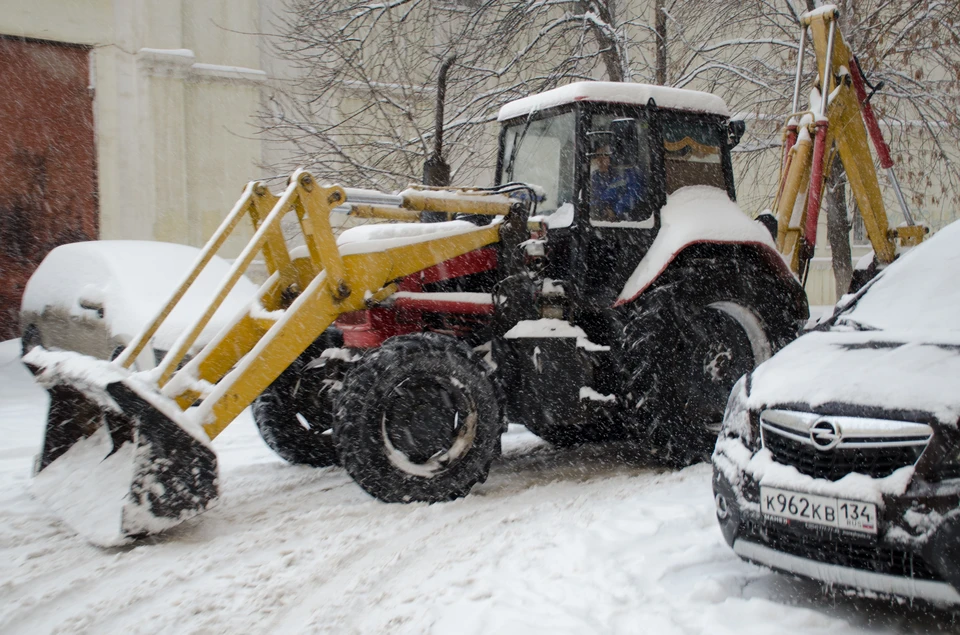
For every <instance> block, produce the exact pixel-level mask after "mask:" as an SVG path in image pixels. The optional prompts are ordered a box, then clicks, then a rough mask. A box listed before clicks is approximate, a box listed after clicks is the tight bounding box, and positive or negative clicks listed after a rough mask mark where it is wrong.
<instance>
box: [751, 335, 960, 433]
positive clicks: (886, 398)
mask: <svg viewBox="0 0 960 635" xmlns="http://www.w3.org/2000/svg"><path fill="white" fill-rule="evenodd" d="M958 388H960V332H955V331H942V332H936V333H929V332H924V333H915V332H900V333H897V332H892V331H842V330H833V331H823V332H813V333H808V334H806V335H804V336H803V337H800V338H799V339H797V340H796V341H794V342H793V343H791V344H790V345H789V346H787V347H785V348H784V349H783V350H781V351H780V352H779V353H777V354H776V355H775V356H773V357H772V358H771V359H769V360H767V361H766V362H765V363H763V364H761V365H760V366H759V367H758V368H757V369H756V370H755V371H754V372H753V373H752V375H751V381H750V396H749V399H748V404H749V406H750V407H751V408H752V409H760V408H765V407H772V406H780V407H784V406H791V407H794V408H804V409H810V410H812V411H817V410H818V409H820V410H832V409H833V408H831V405H840V404H842V405H843V406H846V407H847V409H848V408H849V406H854V410H855V409H856V407H863V408H864V409H865V410H866V409H869V410H871V411H875V410H876V409H882V410H885V411H891V410H892V411H900V412H904V413H907V412H912V413H918V412H919V413H928V414H929V415H931V416H932V417H933V418H935V419H936V420H938V421H940V422H941V423H943V424H945V425H950V426H956V425H957V421H958V419H960V390H958ZM838 414H839V413H838Z"/></svg>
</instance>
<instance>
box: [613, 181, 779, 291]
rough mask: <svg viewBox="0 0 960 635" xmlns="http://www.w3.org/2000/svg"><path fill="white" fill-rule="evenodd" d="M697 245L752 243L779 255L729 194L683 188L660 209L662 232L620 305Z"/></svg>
mask: <svg viewBox="0 0 960 635" xmlns="http://www.w3.org/2000/svg"><path fill="white" fill-rule="evenodd" d="M696 242H714V243H752V244H757V245H761V246H763V247H766V248H769V249H771V250H774V252H776V246H775V245H774V243H773V239H772V238H771V237H770V232H768V231H767V230H766V229H765V228H764V227H763V226H762V225H760V223H756V222H754V221H752V220H750V219H749V218H748V217H747V216H746V215H745V214H744V213H743V212H742V211H741V210H740V207H739V206H738V205H737V204H736V203H734V202H733V201H731V200H730V197H729V196H727V193H726V192H724V191H723V190H720V189H718V188H715V187H709V186H706V185H697V186H691V187H682V188H680V189H679V190H677V191H676V192H674V193H673V194H671V195H670V196H668V197H667V204H666V205H664V206H663V209H662V210H660V231H659V232H658V233H657V237H656V238H655V239H654V241H653V244H652V245H651V246H650V249H649V250H648V251H647V253H646V255H644V257H643V260H641V261H640V264H639V265H638V266H637V268H636V270H634V272H633V274H631V276H630V278H629V279H628V280H627V282H626V284H625V285H624V286H623V290H622V291H621V292H620V297H619V298H618V299H617V304H623V303H626V302H630V301H631V300H633V299H634V298H635V297H637V296H638V295H639V294H640V293H641V292H642V291H643V290H644V289H646V288H647V286H649V285H650V283H651V282H653V281H654V280H655V279H656V278H657V276H659V275H660V273H661V272H662V271H663V270H664V269H666V267H667V265H669V264H670V261H671V260H673V258H674V257H675V256H676V255H677V254H678V253H679V252H680V251H681V250H682V249H683V248H684V247H685V246H687V245H689V244H691V243H696ZM778 259H779V257H778Z"/></svg>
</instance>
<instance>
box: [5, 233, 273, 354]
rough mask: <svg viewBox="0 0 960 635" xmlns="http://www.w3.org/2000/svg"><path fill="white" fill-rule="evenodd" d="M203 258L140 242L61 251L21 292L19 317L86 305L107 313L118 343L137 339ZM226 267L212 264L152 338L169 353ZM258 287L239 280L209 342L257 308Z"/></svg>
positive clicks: (74, 311)
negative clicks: (92, 301) (84, 300)
mask: <svg viewBox="0 0 960 635" xmlns="http://www.w3.org/2000/svg"><path fill="white" fill-rule="evenodd" d="M199 254H200V250H199V249H197V248H196V247H189V246H187V245H177V244H173V243H162V242H154V241H142V240H98V241H90V242H79V243H69V244H66V245H61V246H59V247H57V248H56V249H54V250H53V251H51V252H50V253H49V254H47V257H46V258H44V260H43V262H42V263H40V266H39V267H38V268H37V270H36V272H34V274H33V276H31V278H30V280H29V282H27V286H26V289H25V290H24V294H23V300H22V304H21V310H22V311H33V312H36V313H41V312H43V310H44V309H45V308H46V307H59V308H62V309H64V310H66V311H67V312H68V313H69V314H71V315H82V312H83V310H82V309H81V308H80V306H79V300H80V298H81V297H84V298H88V297H89V298H92V299H95V300H96V301H98V302H100V303H102V304H103V306H104V309H105V311H104V320H105V321H106V322H107V324H108V325H109V329H110V332H111V333H112V334H114V335H124V336H127V337H132V336H133V335H135V334H136V333H137V332H139V330H140V328H141V327H142V326H143V325H145V324H146V323H147V322H148V321H149V320H150V318H151V317H153V315H154V314H155V313H156V312H157V311H159V310H160V308H161V307H162V306H163V303H164V302H166V301H167V299H168V298H169V296H170V294H171V293H173V290H174V288H176V286H177V285H179V284H180V282H181V281H182V280H183V278H184V277H185V276H186V274H187V271H188V270H189V269H190V267H191V266H192V265H193V263H194V261H195V260H196V259H197V257H198V256H199ZM228 271H229V264H228V263H227V262H226V261H225V260H223V259H222V258H217V257H215V258H214V259H213V260H212V261H211V262H210V263H209V264H208V265H207V267H206V268H205V269H204V271H203V273H202V274H201V275H200V277H199V278H198V279H197V281H196V282H195V283H194V284H193V286H192V287H191V289H190V291H188V292H187V294H186V295H185V296H184V298H183V299H182V300H181V302H180V304H179V305H178V306H177V308H176V309H175V310H174V311H173V313H172V314H171V315H170V317H169V318H168V319H167V321H166V322H165V323H164V326H163V328H161V330H160V331H159V332H158V333H157V335H156V337H155V345H156V346H158V347H161V348H165V347H168V346H169V345H170V344H171V343H172V342H173V341H174V340H175V339H176V336H177V335H179V331H180V330H182V329H183V328H186V327H187V325H188V323H189V322H191V321H192V320H193V318H194V317H196V316H198V315H199V314H200V313H201V312H202V311H203V309H204V308H205V307H206V305H207V303H208V302H209V301H210V298H211V297H212V296H213V293H214V292H215V290H216V288H217V285H218V283H219V282H220V280H221V279H223V277H224V276H225V275H226V274H227V272H228ZM256 291H257V286H256V285H254V284H253V283H252V282H250V280H248V279H246V278H241V279H240V281H239V282H238V283H237V285H236V286H235V287H234V289H233V291H232V292H231V293H230V294H229V295H228V296H227V298H226V300H225V301H224V303H223V306H221V307H220V310H219V311H217V313H216V315H215V316H214V319H213V320H212V321H211V323H210V324H209V325H208V326H207V328H206V329H204V339H206V338H209V337H210V336H212V335H213V334H214V333H216V331H218V330H219V329H220V328H221V327H222V326H223V324H225V323H226V322H227V321H228V320H229V319H231V318H232V317H233V316H234V315H235V314H236V313H237V312H238V311H239V310H240V309H242V308H243V307H245V306H248V305H249V304H250V303H251V302H252V301H253V300H254V296H255V294H256Z"/></svg>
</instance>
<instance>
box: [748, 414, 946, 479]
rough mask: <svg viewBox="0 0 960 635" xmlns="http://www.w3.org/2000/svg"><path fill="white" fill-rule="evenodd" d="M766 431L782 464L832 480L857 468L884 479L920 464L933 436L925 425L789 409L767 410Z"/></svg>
mask: <svg viewBox="0 0 960 635" xmlns="http://www.w3.org/2000/svg"><path fill="white" fill-rule="evenodd" d="M760 429H761V433H762V438H763V446H764V447H765V448H767V449H768V450H769V451H770V452H771V454H773V458H774V460H775V461H776V462H777V463H781V464H783V465H792V466H793V467H795V468H797V470H798V471H799V472H801V473H803V474H806V475H808V476H812V477H814V478H823V479H828V480H831V481H836V480H839V479H841V478H843V477H844V476H846V475H847V474H850V473H852V472H856V473H859V474H865V475H867V476H870V477H873V478H883V477H885V476H889V475H890V474H892V473H893V472H894V471H896V470H897V469H899V468H901V467H904V466H908V465H914V464H915V463H916V462H917V460H918V459H919V458H920V455H921V454H923V451H924V449H926V447H927V444H928V443H929V441H930V437H931V436H932V435H933V430H932V429H931V428H930V426H927V425H925V424H922V423H911V422H904V421H890V420H883V419H865V418H859V417H832V416H822V415H817V414H813V413H807V412H794V411H789V410H764V411H763V412H762V413H761V414H760Z"/></svg>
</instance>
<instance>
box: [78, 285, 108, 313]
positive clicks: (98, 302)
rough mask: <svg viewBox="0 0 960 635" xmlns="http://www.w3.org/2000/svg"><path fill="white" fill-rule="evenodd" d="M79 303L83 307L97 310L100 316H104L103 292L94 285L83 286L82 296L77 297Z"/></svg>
mask: <svg viewBox="0 0 960 635" xmlns="http://www.w3.org/2000/svg"><path fill="white" fill-rule="evenodd" d="M77 304H79V305H80V308H81V309H85V310H87V311H95V312H96V314H97V317H99V318H102V317H103V315H104V314H103V293H101V291H100V289H98V288H96V287H94V286H93V285H87V286H86V287H84V288H83V290H82V291H81V292H80V297H78V298H77Z"/></svg>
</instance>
